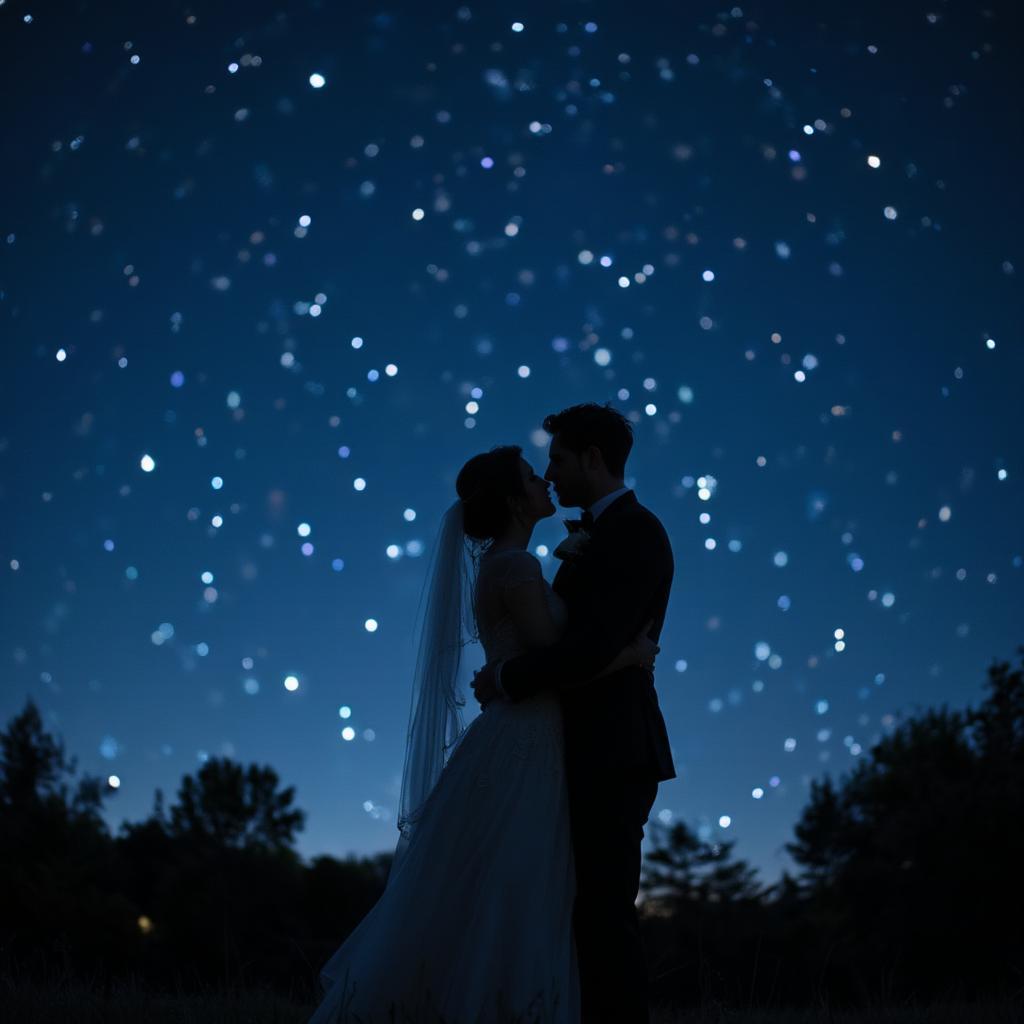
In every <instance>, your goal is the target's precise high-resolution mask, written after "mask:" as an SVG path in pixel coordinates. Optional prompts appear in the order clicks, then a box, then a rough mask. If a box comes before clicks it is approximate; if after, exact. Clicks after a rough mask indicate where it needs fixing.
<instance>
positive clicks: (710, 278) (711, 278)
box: [700, 270, 715, 283]
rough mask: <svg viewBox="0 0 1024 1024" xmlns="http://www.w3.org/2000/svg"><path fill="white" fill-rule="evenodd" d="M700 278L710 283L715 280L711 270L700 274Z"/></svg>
mask: <svg viewBox="0 0 1024 1024" xmlns="http://www.w3.org/2000/svg"><path fill="white" fill-rule="evenodd" d="M700 276H701V277H702V278H704V280H705V281H707V282H709V283H710V282H711V281H714V279H715V272H714V271H713V270H705V271H704V273H703V274H701V275H700Z"/></svg>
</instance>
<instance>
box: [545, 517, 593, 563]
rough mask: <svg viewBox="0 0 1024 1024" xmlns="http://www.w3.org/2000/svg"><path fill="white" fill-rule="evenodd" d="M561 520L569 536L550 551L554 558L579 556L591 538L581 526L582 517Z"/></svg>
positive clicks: (570, 558)
mask: <svg viewBox="0 0 1024 1024" xmlns="http://www.w3.org/2000/svg"><path fill="white" fill-rule="evenodd" d="M562 522H563V523H565V528H566V529H567V530H568V531H569V536H568V537H566V538H565V540H563V541H562V543H561V544H559V545H558V547H557V548H555V550H554V551H552V552H551V553H552V554H553V555H554V556H555V558H562V559H569V560H572V559H576V558H579V557H580V556H581V555H582V554H583V553H584V552H585V551H586V550H587V545H588V544H589V543H590V540H591V537H590V534H589V533H588V532H587V531H586V530H585V529H584V528H583V520H582V519H563V520H562Z"/></svg>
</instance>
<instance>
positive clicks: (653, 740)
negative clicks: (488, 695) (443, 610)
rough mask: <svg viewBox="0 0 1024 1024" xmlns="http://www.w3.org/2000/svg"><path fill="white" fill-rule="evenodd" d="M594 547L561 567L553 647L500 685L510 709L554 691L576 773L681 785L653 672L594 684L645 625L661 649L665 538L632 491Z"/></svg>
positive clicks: (515, 661) (668, 566)
mask: <svg viewBox="0 0 1024 1024" xmlns="http://www.w3.org/2000/svg"><path fill="white" fill-rule="evenodd" d="M590 537H591V539H590V543H589V544H588V545H587V547H586V550H585V551H584V552H583V553H582V554H581V555H580V556H579V557H578V558H576V559H565V560H563V562H562V565H561V567H560V568H559V570H558V573H557V575H556V576H555V579H554V582H553V584H552V588H553V589H554V591H555V593H556V594H558V596H559V597H561V598H562V600H563V601H565V603H566V606H567V608H568V612H569V621H568V625H567V628H566V631H565V634H564V636H563V637H562V638H561V639H560V640H559V641H558V642H557V643H556V644H554V645H553V646H551V647H545V648H541V649H538V650H535V651H529V652H527V653H525V654H521V655H519V656H518V657H515V658H511V659H509V660H508V661H506V662H505V664H504V665H503V666H502V669H501V685H502V688H503V689H504V690H505V692H506V693H507V694H508V696H509V699H510V700H512V701H519V700H522V699H523V698H525V697H529V696H531V695H533V694H534V693H537V692H538V691H539V690H545V689H551V690H556V691H558V693H559V695H560V697H561V701H562V711H563V719H564V723H565V742H566V751H565V753H566V762H567V766H568V767H569V770H570V772H572V770H573V768H574V767H579V768H580V769H581V770H583V767H582V766H584V765H586V766H587V768H586V770H588V771H590V770H593V771H598V772H603V771H605V770H608V771H612V772H614V773H615V774H625V775H626V776H628V777H632V778H643V779H654V780H656V781H659V782H660V781H663V780H665V779H672V778H675V775H676V770H675V766H674V764H673V763H672V753H671V749H670V747H669V741H668V732H667V730H666V728H665V720H664V718H663V717H662V714H661V709H660V707H659V706H658V695H657V693H656V692H655V690H654V673H653V671H652V670H651V669H647V668H643V667H642V666H639V665H635V666H631V667H629V668H625V669H621V670H620V671H618V672H614V673H612V674H611V675H609V676H605V677H604V678H602V679H598V680H595V681H594V682H592V683H588V680H589V679H590V677H591V676H593V675H595V674H596V673H597V672H600V671H601V669H603V668H604V667H605V666H606V665H608V664H609V663H610V662H611V661H613V660H614V658H615V656H616V655H617V654H618V653H619V652H620V651H621V650H622V648H623V647H625V646H626V644H628V643H630V642H631V641H632V640H633V639H634V637H636V635H637V633H639V632H640V629H641V628H642V626H643V625H644V623H645V622H647V621H648V620H651V619H653V621H654V624H653V626H652V627H651V629H650V631H649V633H648V635H649V636H650V637H651V638H652V639H653V640H654V641H655V643H657V641H658V638H659V637H660V636H661V629H662V625H663V624H664V621H665V609H666V607H667V606H668V597H669V590H670V588H671V586H672V576H673V573H674V570H675V565H674V561H673V558H672V547H671V545H670V544H669V540H668V534H667V533H666V532H665V528H664V527H663V526H662V525H661V521H660V520H659V519H658V517H657V516H656V515H655V514H654V513H653V512H651V511H650V510H649V509H647V508H644V506H643V505H641V504H640V502H639V501H637V497H636V494H635V493H634V492H633V491H627V492H626V493H625V494H623V495H621V496H620V497H618V498H616V499H615V501H613V502H612V503H611V504H610V505H609V506H608V507H607V508H606V509H605V510H604V511H603V512H602V513H601V514H600V515H599V516H598V517H597V519H596V520H595V522H594V525H593V528H592V529H591V531H590Z"/></svg>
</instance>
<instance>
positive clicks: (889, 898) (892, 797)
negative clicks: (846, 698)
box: [787, 648, 1024, 995]
mask: <svg viewBox="0 0 1024 1024" xmlns="http://www.w3.org/2000/svg"><path fill="white" fill-rule="evenodd" d="M1020 650H1021V653H1022V654H1024V648H1021V649H1020ZM988 675H989V678H988V681H987V683H986V690H987V696H986V698H985V700H984V701H983V702H982V704H981V706H980V707H979V708H977V709H971V708H968V709H967V710H966V711H963V712H960V711H951V710H949V709H947V708H946V707H945V706H943V707H942V708H940V709H938V710H934V709H933V710H928V711H925V712H923V713H921V714H919V715H917V716H915V717H913V718H909V719H907V720H906V721H904V722H902V723H901V724H899V725H898V726H897V728H896V729H895V730H894V731H893V732H892V734H891V735H889V736H886V737H884V738H883V739H882V740H881V741H880V742H879V743H878V744H876V745H875V746H874V747H873V748H872V749H871V751H870V752H869V755H868V756H867V757H866V758H865V759H863V760H862V761H861V762H860V763H859V764H858V765H857V767H856V768H855V769H854V770H853V771H852V772H850V773H849V774H848V775H846V776H845V777H844V778H843V779H841V780H840V781H839V783H838V784H833V783H832V782H831V781H830V780H829V779H826V780H824V781H823V782H821V783H816V784H814V785H813V786H812V789H811V799H810V802H809V804H808V805H807V807H806V808H805V810H804V812H803V814H802V816H801V818H800V820H799V822H798V823H797V825H796V827H795V829H794V832H795V837H796V839H795V842H793V843H790V844H788V845H787V849H788V850H789V852H790V853H791V855H792V856H793V858H794V860H796V861H797V863H798V864H800V865H801V867H802V868H803V872H802V875H801V882H802V885H803V887H804V890H805V893H806V895H807V896H808V897H809V899H810V900H811V903H810V906H809V913H811V914H812V915H814V916H815V919H816V921H817V923H818V924H819V926H820V927H822V928H823V929H825V930H826V931H829V932H830V933H832V934H834V935H835V937H836V942H837V951H838V953H837V957H836V963H837V965H838V966H839V968H840V969H841V968H842V965H843V963H844V962H845V963H846V964H848V965H853V964H856V965H857V970H858V971H860V972H867V973H870V972H876V974H877V976H882V975H884V974H888V975H890V976H891V975H892V974H893V973H894V972H898V973H899V974H900V975H901V977H902V978H903V979H904V982H905V983H906V984H908V985H911V986H917V987H926V986H928V985H929V984H934V983H935V979H937V978H938V979H942V981H943V983H944V984H946V985H948V986H949V987H950V990H951V994H953V993H952V990H953V989H954V988H956V987H957V986H959V987H958V990H957V992H956V993H955V994H960V995H963V994H970V993H971V992H973V991H975V990H977V989H978V988H979V987H981V986H992V985H996V984H1006V983H1007V979H1008V978H1010V977H1012V976H1013V974H1014V972H1015V971H1018V972H1019V969H1020V964H1021V963H1022V962H1024V931H1022V928H1021V920H1022V911H1024V901H1022V899H1021V895H1020V894H1021V888H1020V883H1019V872H1020V865H1021V864H1024V788H1022V787H1024V672H1022V670H1021V669H1020V668H1018V669H1016V670H1011V668H1010V665H1009V664H1008V663H1005V662H1004V663H1000V664H995V665H993V666H991V667H990V668H989V673H988Z"/></svg>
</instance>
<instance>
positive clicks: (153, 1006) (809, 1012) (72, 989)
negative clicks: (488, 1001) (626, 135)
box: [0, 977, 1024, 1024]
mask: <svg viewBox="0 0 1024 1024" xmlns="http://www.w3.org/2000/svg"><path fill="white" fill-rule="evenodd" d="M313 1009H314V1004H313V1003H307V1002H302V1001H300V1000H294V1001H290V1000H288V999H286V998H284V997H282V996H281V995H278V994H274V993H270V992H265V993H261V992H243V991H236V992H225V991H213V990H211V991H209V992H208V993H205V994H201V993H200V994H195V993H191V994H186V993H182V994H178V995H174V994H160V993H154V992H150V991H147V990H146V989H145V988H144V987H142V986H139V985H132V984H122V985H120V986H117V987H111V988H110V989H108V990H104V989H103V988H102V987H100V986H92V985H89V984H88V983H82V982H76V983H70V982H67V981H54V982H53V983H51V984H47V985H43V984H41V983H39V982H31V981H22V980H18V979H15V978H11V977H5V978H0V1011H2V1017H3V1020H4V1021H6V1022H10V1024H79V1022H81V1024H139V1022H142V1021H145V1022H146V1024H305V1022H306V1021H307V1020H308V1019H309V1016H310V1014H311V1013H312V1012H313ZM1021 1020H1024V1001H1013V1000H1010V999H1007V1000H1003V1001H988V1002H985V1003H980V1004H974V1005H970V1004H964V1003H959V1004H948V1005H943V1004H933V1005H929V1006H914V1005H907V1006H898V1007H877V1008H872V1009H862V1010H830V1009H829V1008H828V1007H826V1006H822V1007H820V1008H817V1009H801V1010H742V1009H728V1008H724V1007H717V1006H707V1007H704V1008H701V1009H693V1010H672V1009H657V1010H655V1011H654V1012H653V1013H652V1016H651V1024H1019V1022H1020V1021H1021ZM388 1024H391V1022H388ZM394 1024H402V1018H401V1017H400V1016H399V1017H396V1018H395V1021H394ZM416 1024H427V1022H416ZM436 1024H441V1022H436ZM509 1024H513V1022H511V1021H510V1022H509ZM516 1024H543V1022H542V1021H534V1022H526V1021H521V1022H516Z"/></svg>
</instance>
